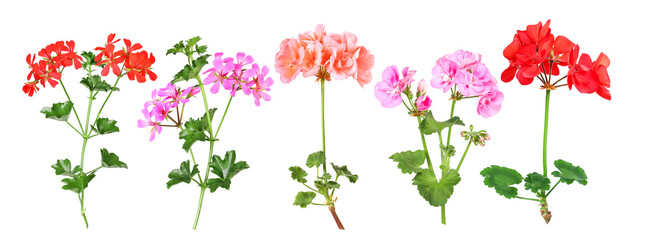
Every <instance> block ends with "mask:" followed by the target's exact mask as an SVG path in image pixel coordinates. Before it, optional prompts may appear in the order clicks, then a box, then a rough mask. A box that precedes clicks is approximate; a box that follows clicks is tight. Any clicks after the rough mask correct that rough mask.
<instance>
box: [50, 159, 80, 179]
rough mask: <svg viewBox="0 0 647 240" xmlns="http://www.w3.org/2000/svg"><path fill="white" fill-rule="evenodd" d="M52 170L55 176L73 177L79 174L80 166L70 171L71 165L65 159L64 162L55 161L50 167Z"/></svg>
mask: <svg viewBox="0 0 647 240" xmlns="http://www.w3.org/2000/svg"><path fill="white" fill-rule="evenodd" d="M52 168H53V169H54V171H55V173H56V175H63V176H73V175H76V174H77V173H79V172H81V167H80V166H75V167H74V169H72V163H71V162H70V160H69V159H67V158H66V159H64V160H60V159H59V160H57V161H56V164H54V165H52Z"/></svg>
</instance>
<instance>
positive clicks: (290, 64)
mask: <svg viewBox="0 0 647 240" xmlns="http://www.w3.org/2000/svg"><path fill="white" fill-rule="evenodd" d="M304 56H305V49H304V48H302V47H301V45H300V44H299V42H298V41H297V40H296V39H294V38H290V39H285V40H283V41H282V42H281V44H280V51H279V52H278V53H276V59H275V60H276V63H275V68H276V72H277V73H279V75H281V82H283V83H290V82H291V81H292V80H294V79H295V78H296V77H297V74H298V73H299V72H301V62H302V61H303V57H304Z"/></svg>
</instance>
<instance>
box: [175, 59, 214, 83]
mask: <svg viewBox="0 0 647 240" xmlns="http://www.w3.org/2000/svg"><path fill="white" fill-rule="evenodd" d="M209 56H211V55H209V54H205V55H202V56H200V57H198V58H197V59H195V60H193V62H192V63H191V65H189V64H186V65H184V68H182V70H180V71H179V72H178V73H176V74H175V76H174V77H173V80H172V81H171V83H173V84H174V83H177V82H180V81H188V80H189V79H193V78H197V76H198V75H200V73H201V71H202V68H203V67H204V66H205V65H207V64H208V63H209V62H208V61H207V59H208V58H209Z"/></svg>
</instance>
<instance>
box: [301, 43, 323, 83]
mask: <svg viewBox="0 0 647 240" xmlns="http://www.w3.org/2000/svg"><path fill="white" fill-rule="evenodd" d="M322 48H323V45H321V43H320V42H313V43H311V44H308V45H306V46H305V49H304V53H305V54H304V57H303V61H302V62H301V71H302V72H303V77H310V76H314V75H316V74H317V72H318V71H319V67H320V66H321V51H322Z"/></svg>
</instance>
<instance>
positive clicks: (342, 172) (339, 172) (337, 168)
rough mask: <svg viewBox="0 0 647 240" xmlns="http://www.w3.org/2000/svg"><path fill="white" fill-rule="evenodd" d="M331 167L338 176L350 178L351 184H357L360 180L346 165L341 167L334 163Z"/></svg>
mask: <svg viewBox="0 0 647 240" xmlns="http://www.w3.org/2000/svg"><path fill="white" fill-rule="evenodd" d="M330 165H332V168H333V169H335V172H336V173H337V176H344V177H346V178H348V181H350V182H351V183H355V182H357V178H358V176H357V174H353V173H351V172H350V170H348V167H346V165H344V166H341V167H340V166H337V165H335V164H333V163H330ZM329 183H330V182H329Z"/></svg>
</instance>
